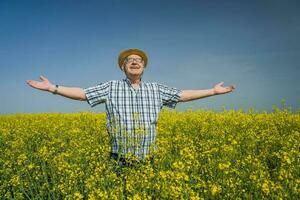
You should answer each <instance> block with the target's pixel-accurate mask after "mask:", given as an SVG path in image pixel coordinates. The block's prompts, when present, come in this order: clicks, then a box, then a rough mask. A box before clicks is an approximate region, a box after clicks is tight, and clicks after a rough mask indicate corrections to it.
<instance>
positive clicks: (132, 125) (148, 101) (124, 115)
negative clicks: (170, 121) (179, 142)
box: [26, 49, 235, 159]
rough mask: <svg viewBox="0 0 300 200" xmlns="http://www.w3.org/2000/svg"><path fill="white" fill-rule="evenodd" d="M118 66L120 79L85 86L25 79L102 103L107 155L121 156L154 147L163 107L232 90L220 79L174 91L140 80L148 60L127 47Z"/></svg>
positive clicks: (35, 85)
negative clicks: (197, 87) (209, 85)
mask: <svg viewBox="0 0 300 200" xmlns="http://www.w3.org/2000/svg"><path fill="white" fill-rule="evenodd" d="M118 63H119V67H120V68H121V70H122V71H123V72H124V73H125V75H126V78H125V79H123V80H112V81H107V82H104V83H101V84H99V85H96V86H93V87H88V88H85V89H82V88H76V87H64V86H58V85H54V84H52V83H51V82H50V81H49V80H48V79H47V78H46V77H44V76H41V77H40V79H41V80H42V81H41V82H38V81H34V80H27V81H26V82H27V83H28V84H29V85H30V86H31V87H33V88H36V89H39V90H44V91H48V92H52V93H53V94H59V95H61V96H64V97H68V98H71V99H75V100H81V101H87V102H88V103H89V104H90V105H91V106H92V107H93V106H96V105H98V104H100V103H105V105H106V114H107V129H108V133H109V137H110V143H111V156H112V157H114V158H122V159H124V158H125V157H127V156H128V155H133V156H134V157H137V158H139V159H144V158H145V157H146V156H147V155H149V154H150V153H151V151H152V150H153V148H154V149H155V139H156V131H155V129H156V124H157V120H158V115H159V112H160V110H161V108H162V107H163V106H168V107H170V108H175V106H176V104H177V103H178V102H186V101H192V100H196V99H200V98H204V97H208V96H213V95H218V94H225V93H228V92H231V91H233V90H234V89H235V88H234V86H228V87H224V86H223V82H220V83H218V84H216V85H215V86H214V87H213V88H212V89H207V90H178V89H176V88H170V87H167V86H165V85H162V84H159V83H150V82H144V81H142V75H143V73H144V70H145V68H146V66H147V63H148V57H147V55H146V53H145V52H143V51H142V50H139V49H127V50H125V51H123V52H121V53H120V55H119V58H118Z"/></svg>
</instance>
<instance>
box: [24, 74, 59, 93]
mask: <svg viewBox="0 0 300 200" xmlns="http://www.w3.org/2000/svg"><path fill="white" fill-rule="evenodd" d="M40 79H41V80H42V81H34V80H27V81H26V83H27V84H28V85H30V86H31V87H33V88H35V89H39V90H43V91H48V92H53V91H54V89H55V88H54V87H55V86H54V85H53V84H52V83H51V82H50V81H49V80H48V79H47V78H46V77H44V76H40Z"/></svg>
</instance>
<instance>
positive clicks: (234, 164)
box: [0, 110, 300, 200]
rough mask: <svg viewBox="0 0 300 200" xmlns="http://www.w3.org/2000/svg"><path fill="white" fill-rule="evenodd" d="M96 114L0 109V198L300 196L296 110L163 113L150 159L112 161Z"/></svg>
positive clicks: (299, 120) (299, 139)
mask: <svg viewBox="0 0 300 200" xmlns="http://www.w3.org/2000/svg"><path fill="white" fill-rule="evenodd" d="M105 122H106V120H105V114H103V113H90V112H81V113H70V114H61V113H51V114H47V113H44V114H15V115H2V116H0V151H1V154H0V198H1V199H46V198H47V199H136V200H137V199H300V113H291V112H288V111H286V110H277V111H275V112H272V113H254V112H248V113H245V112H243V111H240V110H239V111H233V110H229V111H223V112H212V111H205V110H200V111H186V112H176V111H163V112H162V113H161V114H160V118H159V123H158V126H157V147H158V148H157V150H156V151H155V152H153V154H152V156H153V157H154V160H153V161H152V162H150V160H148V159H146V160H145V161H144V162H142V163H138V164H136V165H134V166H132V167H120V166H119V165H118V163H117V162H116V161H114V160H112V159H110V156H109V155H110V154H109V152H110V145H109V136H108V133H107V129H106V126H105Z"/></svg>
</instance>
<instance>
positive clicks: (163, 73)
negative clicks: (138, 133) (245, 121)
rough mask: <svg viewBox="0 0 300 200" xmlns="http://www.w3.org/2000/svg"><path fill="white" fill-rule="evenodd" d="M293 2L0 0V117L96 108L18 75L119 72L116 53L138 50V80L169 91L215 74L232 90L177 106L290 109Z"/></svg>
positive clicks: (203, 83) (297, 93)
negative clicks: (141, 58)
mask: <svg viewBox="0 0 300 200" xmlns="http://www.w3.org/2000/svg"><path fill="white" fill-rule="evenodd" d="M299 8H300V3H298V2H297V1H281V0H263V1H258V0H257V1H200V0H199V1H196V0H195V1H192V0H180V1H177V0H175V1H171V0H170V1H167V0H161V1H142V0H139V1H138V0H128V1H121V0H111V1H109V0H107V1H100V0H99V1H79V0H73V1H71V0H70V1H63V0H52V1H46V0H41V1H38V0H36V1H29V0H28V1H21V0H15V1H14V0H1V1H0V25H1V29H0V67H1V73H0V91H1V94H2V95H1V101H0V102H1V103H0V114H12V113H36V112H78V111H93V112H98V111H104V105H99V106H96V107H94V108H90V106H89V105H88V104H87V103H86V102H80V101H75V100H71V99H67V98H64V97H60V96H55V95H52V94H51V93H47V92H42V91H39V90H34V89H32V88H31V87H29V86H28V85H27V84H26V83H25V81H26V80H28V79H34V80H38V79H39V75H41V74H43V75H45V76H46V77H47V78H48V79H49V80H50V81H51V82H53V83H55V84H59V85H63V86H74V87H82V88H85V87H89V86H94V85H96V84H98V83H101V82H104V81H107V80H113V79H122V78H124V74H123V73H122V71H120V69H119V68H118V65H117V56H118V54H119V53H120V51H122V50H123V49H127V48H131V47H135V48H140V49H143V50H144V51H146V52H147V53H148V56H149V64H148V67H147V69H146V71H145V73H144V77H143V80H145V81H155V82H160V83H163V84H166V85H168V86H170V87H176V88H179V89H208V88H212V87H213V86H214V85H215V84H216V83H218V82H220V81H224V82H225V86H226V85H231V84H234V85H235V86H236V90H235V91H234V92H233V93H229V94H225V95H218V96H213V97H208V98H203V99H200V100H197V101H192V102H187V103H179V104H178V106H177V109H178V110H186V109H188V108H192V109H194V110H197V109H210V110H215V111H220V110H222V109H223V107H225V108H226V109H235V110H237V109H243V110H245V111H247V110H248V109H249V108H250V107H252V108H253V109H254V110H257V111H272V107H273V106H278V107H280V106H281V104H282V100H283V99H284V100H285V102H286V105H287V106H290V107H291V108H292V110H293V111H296V110H298V109H299V107H300V87H299V85H300V79H299V75H300V60H299V58H300V39H299V35H300V22H299V21H300V20H299V19H300V16H299V15H300V14H299V12H298V11H299Z"/></svg>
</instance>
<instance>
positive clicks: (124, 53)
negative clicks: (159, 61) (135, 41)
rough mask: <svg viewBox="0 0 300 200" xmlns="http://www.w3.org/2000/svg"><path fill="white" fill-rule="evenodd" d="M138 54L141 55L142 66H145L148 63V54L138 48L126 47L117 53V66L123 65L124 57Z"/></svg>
mask: <svg viewBox="0 0 300 200" xmlns="http://www.w3.org/2000/svg"><path fill="white" fill-rule="evenodd" d="M133 54H134V55H139V56H141V58H142V59H143V61H144V66H145V67H146V66H147V63H148V56H147V54H146V53H145V52H144V51H142V50H140V49H133V48H132V49H126V50H125V51H122V52H121V53H120V55H119V58H118V63H119V67H120V68H121V69H122V65H123V62H124V61H125V59H126V58H127V57H128V56H130V55H133Z"/></svg>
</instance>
